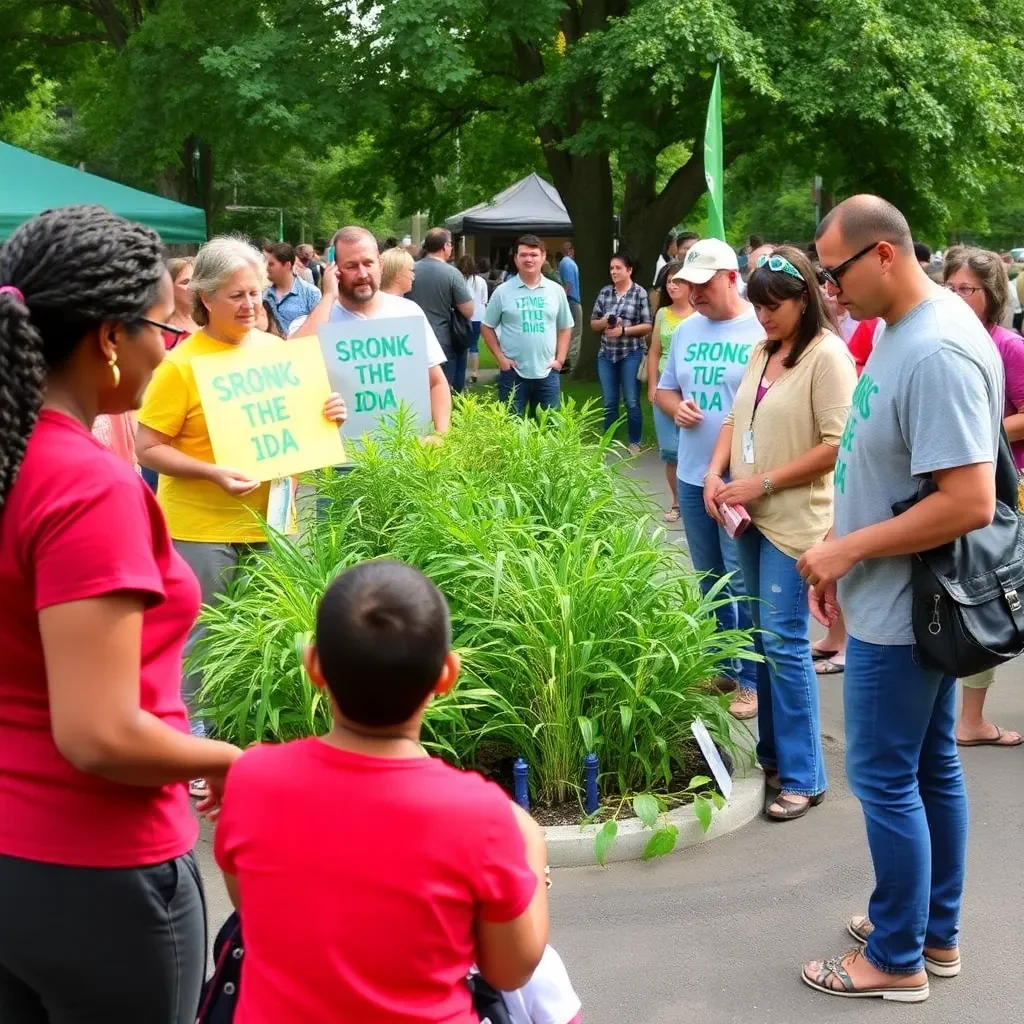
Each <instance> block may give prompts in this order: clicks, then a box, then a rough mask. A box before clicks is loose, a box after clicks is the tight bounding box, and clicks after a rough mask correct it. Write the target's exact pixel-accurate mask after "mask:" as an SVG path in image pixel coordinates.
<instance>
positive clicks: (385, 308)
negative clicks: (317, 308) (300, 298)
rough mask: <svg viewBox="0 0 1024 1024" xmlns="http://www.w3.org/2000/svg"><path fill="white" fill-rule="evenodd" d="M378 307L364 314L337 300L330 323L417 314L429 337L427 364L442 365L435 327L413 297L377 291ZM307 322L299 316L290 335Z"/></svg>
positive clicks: (294, 321)
mask: <svg viewBox="0 0 1024 1024" xmlns="http://www.w3.org/2000/svg"><path fill="white" fill-rule="evenodd" d="M377 300H378V301H377V309H376V310H375V311H374V314H373V316H363V314H362V313H353V312H352V310H350V309H346V308H345V307H344V306H340V305H338V303H337V302H335V304H334V305H333V306H332V307H331V316H330V321H329V322H330V323H332V324H334V323H338V322H339V321H342V320H383V319H384V318H386V317H392V316H415V317H419V318H420V319H421V320H422V321H423V335H424V337H425V338H426V339H427V366H429V367H434V366H440V365H441V364H442V363H443V362H445V354H444V351H443V350H442V348H441V344H440V342H439V341H438V340H437V335H436V334H434V328H433V327H431V326H430V321H429V320H428V319H427V314H426V313H424V312H423V310H422V309H420V307H419V306H417V305H416V303H415V302H413V301H412V299H405V298H403V297H402V296H401V295H392V294H391V293H390V292H377ZM305 322H306V317H304V316H299V317H296V318H295V319H294V320H293V321H292V325H291V328H290V329H289V331H288V337H289V338H290V337H292V336H293V335H294V334H295V332H296V331H298V329H299V328H300V327H301V326H302V325H303V324H304V323H305Z"/></svg>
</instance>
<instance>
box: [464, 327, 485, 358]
mask: <svg viewBox="0 0 1024 1024" xmlns="http://www.w3.org/2000/svg"><path fill="white" fill-rule="evenodd" d="M481 323H482V321H480V320H474V321H473V340H472V341H471V342H470V343H469V348H467V349H466V351H467V352H472V353H473V354H474V355H476V354H478V353H479V352H480V325H481Z"/></svg>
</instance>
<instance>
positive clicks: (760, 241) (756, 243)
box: [747, 235, 764, 249]
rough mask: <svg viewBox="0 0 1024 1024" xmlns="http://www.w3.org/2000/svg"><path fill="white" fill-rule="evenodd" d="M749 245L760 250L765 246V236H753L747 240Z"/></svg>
mask: <svg viewBox="0 0 1024 1024" xmlns="http://www.w3.org/2000/svg"><path fill="white" fill-rule="evenodd" d="M747 245H749V246H750V248H751V249H760V248H761V246H762V245H764V236H763V235H751V236H750V237H749V238H748V239H747Z"/></svg>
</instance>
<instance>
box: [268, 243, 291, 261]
mask: <svg viewBox="0 0 1024 1024" xmlns="http://www.w3.org/2000/svg"><path fill="white" fill-rule="evenodd" d="M263 251H264V252H265V253H267V254H268V255H269V256H273V257H274V259H275V260H277V262H278V263H292V264H294V263H295V246H293V245H290V244H289V243H288V242H268V243H267V244H266V245H265V246H263Z"/></svg>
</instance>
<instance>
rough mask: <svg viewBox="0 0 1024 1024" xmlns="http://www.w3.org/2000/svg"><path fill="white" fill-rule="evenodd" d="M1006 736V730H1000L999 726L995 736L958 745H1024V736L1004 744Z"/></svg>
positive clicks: (958, 743) (958, 744)
mask: <svg viewBox="0 0 1024 1024" xmlns="http://www.w3.org/2000/svg"><path fill="white" fill-rule="evenodd" d="M1005 735H1006V730H1005V729H1000V728H999V726H998V725H997V726H996V734H995V736H990V737H989V738H988V739H983V740H957V741H956V745H957V746H958V747H1019V746H1020V745H1021V744H1022V743H1024V736H1018V737H1017V739H1015V740H1011V741H1010V742H1009V743H1003V737H1004V736H1005Z"/></svg>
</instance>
